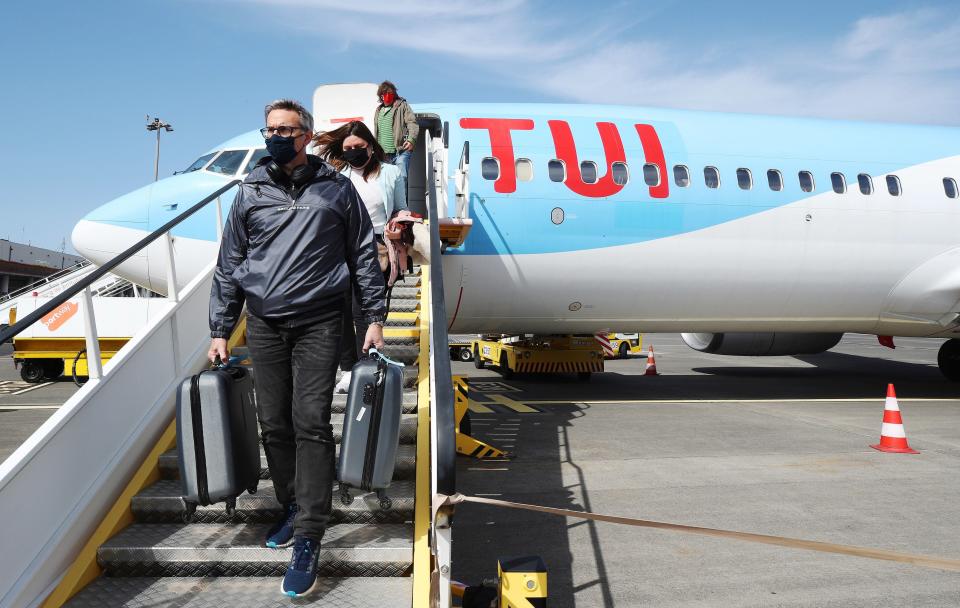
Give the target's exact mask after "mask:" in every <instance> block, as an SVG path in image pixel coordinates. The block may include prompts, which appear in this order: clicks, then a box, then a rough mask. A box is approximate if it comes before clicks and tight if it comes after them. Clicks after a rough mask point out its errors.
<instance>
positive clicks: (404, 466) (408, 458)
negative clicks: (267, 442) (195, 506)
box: [158, 443, 417, 479]
mask: <svg viewBox="0 0 960 608" xmlns="http://www.w3.org/2000/svg"><path fill="white" fill-rule="evenodd" d="M339 455H340V444H337V456H339ZM158 466H159V468H160V476H161V477H163V478H164V479H179V478H180V465H179V458H178V457H177V450H176V449H173V450H168V451H166V452H164V453H163V454H161V455H160V458H159V462H158ZM416 468H417V446H416V445H413V444H406V443H404V444H400V445H399V446H397V463H396V467H395V468H394V469H393V478H394V479H409V478H411V477H413V475H414V473H416ZM260 479H270V470H269V469H268V468H267V457H266V455H265V454H264V453H263V447H262V446H261V447H260Z"/></svg>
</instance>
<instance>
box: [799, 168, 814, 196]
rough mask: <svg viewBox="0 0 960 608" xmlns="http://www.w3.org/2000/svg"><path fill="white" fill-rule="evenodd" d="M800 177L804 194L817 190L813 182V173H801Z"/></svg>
mask: <svg viewBox="0 0 960 608" xmlns="http://www.w3.org/2000/svg"><path fill="white" fill-rule="evenodd" d="M798 176H799V177H800V189H801V190H803V191H804V192H813V191H814V189H815V188H816V184H815V183H814V181H813V173H810V172H809V171H801V172H800V173H799V174H798Z"/></svg>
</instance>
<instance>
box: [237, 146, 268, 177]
mask: <svg viewBox="0 0 960 608" xmlns="http://www.w3.org/2000/svg"><path fill="white" fill-rule="evenodd" d="M265 156H267V149H266V148H260V149H259V150H254V151H253V156H251V157H250V160H248V161H247V166H246V167H244V168H243V173H244V175H246V174H247V173H250V172H251V171H253V168H254V167H256V166H257V163H259V162H260V161H261V160H262V159H263V158H264V157H265Z"/></svg>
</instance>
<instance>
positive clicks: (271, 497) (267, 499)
mask: <svg viewBox="0 0 960 608" xmlns="http://www.w3.org/2000/svg"><path fill="white" fill-rule="evenodd" d="M338 492H339V484H336V483H334V488H333V512H332V515H331V517H332V518H333V519H332V521H333V522H334V523H365V522H383V523H404V522H408V521H413V497H414V482H413V481H412V480H401V481H395V482H394V483H392V484H391V485H390V487H389V488H388V489H387V496H389V497H390V501H391V502H392V503H393V504H392V505H391V507H390V508H389V509H387V510H384V509H381V508H380V503H379V501H378V500H377V495H376V492H363V491H360V490H352V491H351V494H353V502H352V503H350V504H349V505H344V504H343V503H342V502H340V498H339V494H338ZM130 507H131V509H132V510H133V516H134V518H135V519H136V520H137V521H138V522H140V523H182V521H181V519H180V518H181V516H182V515H183V510H184V509H183V502H182V501H181V500H180V482H179V481H177V480H174V479H161V480H160V481H158V482H156V483H155V484H153V485H152V486H150V487H148V488H146V489H144V490H143V491H142V492H140V493H139V494H137V495H136V496H134V497H133V499H132V501H131V503H130ZM282 515H283V509H282V508H281V507H280V503H278V502H277V496H276V493H275V492H274V490H273V484H272V483H271V482H270V481H269V480H261V481H260V484H259V485H258V486H257V493H256V494H247V493H244V494H242V495H241V496H240V497H238V498H237V510H236V513H234V515H233V517H229V516H227V514H226V511H225V510H224V508H223V505H222V504H215V505H210V506H207V507H197V510H196V513H194V517H193V523H195V524H196V523H229V522H232V523H260V522H268V523H270V524H273V523H274V522H276V521H277V520H278V519H279V518H280V517H281V516H282Z"/></svg>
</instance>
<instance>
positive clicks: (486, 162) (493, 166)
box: [480, 156, 500, 180]
mask: <svg viewBox="0 0 960 608" xmlns="http://www.w3.org/2000/svg"><path fill="white" fill-rule="evenodd" d="M480 175H482V176H483V179H494V180H495V179H497V178H499V177H500V163H499V162H497V159H495V158H493V157H492V156H487V157H486V158H484V159H483V160H482V161H480Z"/></svg>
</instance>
